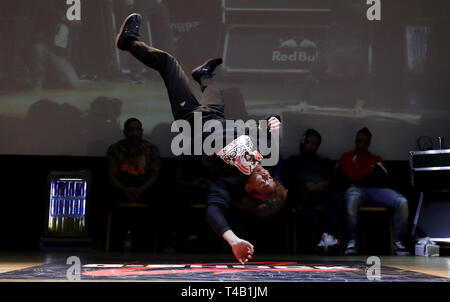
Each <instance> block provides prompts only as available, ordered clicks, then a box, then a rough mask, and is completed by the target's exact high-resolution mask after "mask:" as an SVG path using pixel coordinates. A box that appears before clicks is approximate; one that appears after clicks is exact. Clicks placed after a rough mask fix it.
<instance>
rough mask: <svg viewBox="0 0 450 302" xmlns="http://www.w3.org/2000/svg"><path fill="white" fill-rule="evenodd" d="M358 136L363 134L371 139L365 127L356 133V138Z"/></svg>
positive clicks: (370, 134)
mask: <svg viewBox="0 0 450 302" xmlns="http://www.w3.org/2000/svg"><path fill="white" fill-rule="evenodd" d="M359 134H365V135H367V136H368V137H369V138H372V133H371V132H370V131H369V129H368V128H367V127H364V128H361V129H359V130H358V132H356V136H358V135H359Z"/></svg>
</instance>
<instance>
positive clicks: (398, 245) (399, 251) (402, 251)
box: [394, 240, 409, 256]
mask: <svg viewBox="0 0 450 302" xmlns="http://www.w3.org/2000/svg"><path fill="white" fill-rule="evenodd" d="M394 249H395V254H396V255H398V256H409V252H408V251H407V250H406V247H405V246H404V245H403V242H401V241H400V240H395V241H394Z"/></svg>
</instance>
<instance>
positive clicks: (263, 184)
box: [245, 164, 276, 195]
mask: <svg viewBox="0 0 450 302" xmlns="http://www.w3.org/2000/svg"><path fill="white" fill-rule="evenodd" d="M275 187H276V184H275V181H274V180H273V178H272V177H271V176H270V173H269V172H268V171H267V170H266V169H264V168H263V167H262V166H261V165H259V164H258V165H257V166H256V167H255V169H254V170H253V172H252V174H251V175H250V177H249V178H248V181H247V184H246V185H245V190H246V191H247V192H252V193H256V194H261V195H268V194H272V193H273V192H275Z"/></svg>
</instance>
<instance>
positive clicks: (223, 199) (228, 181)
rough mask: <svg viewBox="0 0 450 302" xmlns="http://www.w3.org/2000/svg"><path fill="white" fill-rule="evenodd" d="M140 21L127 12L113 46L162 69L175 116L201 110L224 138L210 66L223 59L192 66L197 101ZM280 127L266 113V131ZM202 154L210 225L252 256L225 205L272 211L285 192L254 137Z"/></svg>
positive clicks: (240, 255)
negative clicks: (142, 35) (144, 35)
mask: <svg viewBox="0 0 450 302" xmlns="http://www.w3.org/2000/svg"><path fill="white" fill-rule="evenodd" d="M140 24H141V16H140V15H139V14H131V15H130V16H128V17H127V18H126V19H125V21H124V22H123V25H122V27H121V29H120V32H119V34H118V35H117V38H116V46H117V47H118V48H119V49H121V50H124V51H129V52H130V53H131V54H132V55H133V56H134V57H136V58H137V59H138V60H140V61H141V62H142V63H144V64H145V65H146V66H148V67H150V68H152V69H155V70H156V71H158V72H159V73H160V75H161V77H162V78H163V80H164V83H165V86H166V88H167V92H168V96H169V102H170V105H171V109H172V114H173V116H174V119H175V120H177V121H179V120H184V121H189V122H190V123H191V124H192V123H193V122H194V116H195V114H194V113H196V112H199V113H201V116H202V120H201V122H202V123H203V124H204V123H206V122H207V121H210V120H214V121H217V122H219V123H220V124H221V125H222V127H223V129H224V131H223V132H221V133H220V136H221V138H222V139H224V140H225V137H226V136H228V135H230V134H231V133H232V134H233V135H234V133H235V130H236V129H235V128H232V129H228V128H227V125H226V124H227V123H226V120H225V116H224V104H223V99H222V97H221V93H220V91H219V90H218V89H217V88H215V87H214V85H212V83H211V80H212V77H213V72H214V70H215V68H216V67H217V66H218V65H220V64H221V63H222V59H212V60H208V61H207V62H206V63H205V64H203V65H201V66H199V67H198V68H196V69H194V71H193V73H192V76H193V78H194V80H196V81H197V82H198V83H199V84H200V86H201V88H202V91H203V94H202V98H201V100H200V102H198V101H197V99H196V98H195V96H194V95H193V93H192V92H191V90H190V88H189V82H188V79H187V77H186V75H185V73H184V71H183V69H182V68H181V66H180V64H179V63H178V62H177V60H176V59H175V58H174V57H173V56H172V55H170V54H168V53H167V52H164V51H161V50H159V49H156V48H153V47H150V46H148V45H146V44H145V43H143V42H141V41H139V28H140ZM194 125H195V124H194ZM279 127H280V121H279V119H278V118H276V117H275V116H274V115H272V116H270V117H269V118H268V129H269V131H278V129H279ZM192 128H194V129H195V127H192ZM203 128H204V127H202V130H201V132H202V133H200V135H201V136H202V138H204V137H205V136H208V135H209V134H210V133H207V132H205V131H203ZM194 135H199V133H194ZM246 155H247V156H246ZM248 155H250V156H248ZM203 159H204V160H203V162H204V163H205V164H206V166H207V169H208V170H209V171H210V173H211V175H212V179H213V183H212V184H211V185H210V187H209V195H208V201H207V220H208V222H209V223H210V225H211V226H212V228H213V230H214V231H215V232H216V233H217V234H218V235H219V236H222V238H224V239H225V240H226V241H227V242H228V243H229V244H230V246H231V248H232V250H233V253H234V255H235V257H236V259H238V261H239V262H241V263H243V264H244V263H246V262H247V261H248V260H249V259H251V258H252V255H253V251H254V249H253V245H252V244H251V243H249V242H248V241H246V240H243V239H241V238H239V237H237V236H236V235H235V234H234V232H233V231H232V230H231V228H230V226H229V225H228V223H227V221H226V219H225V211H226V210H227V209H228V208H229V207H230V205H231V202H232V201H235V202H238V203H239V204H240V206H241V207H242V208H245V209H247V210H249V211H253V212H254V213H256V214H258V215H264V216H270V215H272V214H273V213H274V212H276V211H278V209H279V208H280V207H281V206H282V205H283V204H284V200H285V198H286V194H287V192H286V190H285V189H284V187H283V186H282V185H281V184H280V183H279V182H276V181H275V180H273V179H272V177H271V176H270V174H269V173H268V172H267V170H266V169H264V168H263V167H262V166H261V164H260V163H259V161H260V160H261V154H259V152H258V151H257V150H253V142H252V141H251V140H250V137H249V136H246V135H242V136H240V137H239V138H237V139H235V140H234V141H233V142H232V143H230V144H229V145H227V146H226V147H225V148H223V149H219V150H215V153H214V154H213V155H210V156H204V158H203ZM248 159H250V160H248ZM243 196H244V197H245V198H244V199H242V200H241V199H240V197H243Z"/></svg>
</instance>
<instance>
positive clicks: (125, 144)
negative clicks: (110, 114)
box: [108, 118, 161, 203]
mask: <svg viewBox="0 0 450 302" xmlns="http://www.w3.org/2000/svg"><path fill="white" fill-rule="evenodd" d="M123 134H124V136H125V139H123V140H121V141H119V142H117V143H115V144H113V145H111V146H110V147H109V148H108V179H109V181H110V183H111V184H112V185H113V187H114V188H116V189H117V191H118V193H119V196H120V197H119V196H117V197H118V198H117V201H118V202H123V201H125V202H130V203H136V202H149V201H150V199H151V195H150V194H151V193H150V190H151V189H152V188H153V185H154V184H155V182H156V181H157V179H158V175H159V169H160V166H161V159H160V156H159V150H158V147H156V146H155V145H153V144H151V143H150V142H148V141H146V140H144V139H142V135H143V129H142V124H141V122H140V121H139V120H138V119H136V118H130V119H128V120H127V121H126V122H125V123H124V129H123ZM149 195H150V196H149Z"/></svg>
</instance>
